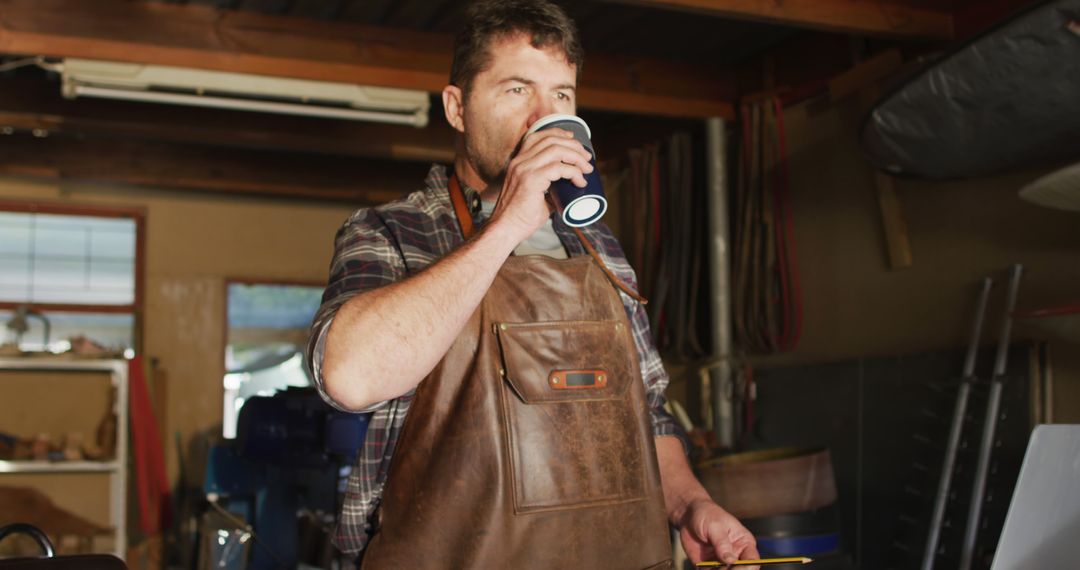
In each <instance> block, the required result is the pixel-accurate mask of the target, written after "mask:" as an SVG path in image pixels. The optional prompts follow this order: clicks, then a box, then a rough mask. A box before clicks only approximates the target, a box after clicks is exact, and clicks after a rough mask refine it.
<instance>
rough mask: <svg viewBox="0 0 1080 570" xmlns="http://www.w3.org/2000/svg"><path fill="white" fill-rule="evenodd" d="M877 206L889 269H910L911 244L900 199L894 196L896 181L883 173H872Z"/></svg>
mask: <svg viewBox="0 0 1080 570" xmlns="http://www.w3.org/2000/svg"><path fill="white" fill-rule="evenodd" d="M874 182H875V185H876V186H877V195H878V205H879V206H880V207H881V224H882V228H883V229H884V231H885V246H886V248H887V249H888V252H889V268H891V269H902V268H904V267H911V263H912V259H911V243H910V242H909V240H908V229H907V221H906V220H905V218H904V210H903V208H902V207H901V205H900V198H899V197H898V196H897V195H896V180H895V179H894V178H893V177H892V176H889V175H888V174H885V173H883V172H875V173H874Z"/></svg>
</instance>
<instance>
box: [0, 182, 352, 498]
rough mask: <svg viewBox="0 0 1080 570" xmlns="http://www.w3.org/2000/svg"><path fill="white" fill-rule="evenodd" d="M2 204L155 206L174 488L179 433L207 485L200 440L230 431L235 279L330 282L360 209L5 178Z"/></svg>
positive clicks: (158, 344) (156, 321)
mask: <svg viewBox="0 0 1080 570" xmlns="http://www.w3.org/2000/svg"><path fill="white" fill-rule="evenodd" d="M0 199H16V200H34V201H48V202H54V203H71V204H100V205H115V206H125V207H130V206H135V207H144V208H146V266H145V272H146V274H145V279H146V285H145V287H146V298H145V311H146V318H145V329H146V330H145V335H144V342H145V351H144V353H145V355H146V356H148V357H150V358H157V359H158V364H159V367H160V368H161V369H163V370H164V371H165V373H166V376H167V379H168V380H167V383H168V389H167V413H166V415H167V421H168V426H166V430H167V440H168V441H169V442H170V445H168V446H167V449H166V454H167V455H166V457H167V463H168V471H169V480H170V482H172V483H173V484H175V483H176V481H177V475H178V461H177V453H176V450H175V446H174V445H172V441H173V434H176V433H178V434H180V436H181V438H182V440H183V446H184V448H185V450H195V457H185V461H187V465H188V466H189V471H188V475H189V477H191V478H190V479H189V481H193V482H199V481H201V480H202V469H203V467H204V464H203V463H202V462H201V461H199V458H198V457H197V455H198V448H199V446H198V445H192V438H193V437H195V436H196V435H197V434H213V435H217V434H220V433H221V428H220V424H221V414H222V409H221V408H222V385H221V381H222V375H223V373H224V362H223V359H224V342H225V281H226V279H230V278H241V279H259V280H271V281H275V280H281V281H303V282H313V283H325V281H326V277H327V268H328V267H329V263H330V257H331V255H332V253H333V238H334V233H335V232H336V231H337V228H338V227H339V226H340V225H341V223H342V222H343V221H344V220H345V218H346V217H347V216H348V215H349V213H350V212H352V210H353V209H354V208H353V207H351V206H349V205H347V204H331V203H313V202H308V203H304V202H300V201H295V200H278V199H269V198H267V199H260V198H236V197H218V196H213V195H209V194H188V193H177V192H168V191H158V190H147V189H130V188H128V189H118V188H105V187H97V186H92V185H85V184H77V185H76V184H70V183H61V185H57V184H55V183H43V182H33V181H27V180H23V179H12V178H0ZM27 405H33V402H27ZM43 405H47V403H44V402H43ZM99 407H100V406H96V405H95V407H94V409H95V413H96V411H97V410H98V408H99ZM193 459H194V460H193Z"/></svg>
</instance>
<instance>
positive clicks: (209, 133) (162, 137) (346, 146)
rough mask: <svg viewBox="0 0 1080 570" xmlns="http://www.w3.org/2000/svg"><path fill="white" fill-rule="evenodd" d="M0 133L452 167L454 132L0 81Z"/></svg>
mask: <svg viewBox="0 0 1080 570" xmlns="http://www.w3.org/2000/svg"><path fill="white" fill-rule="evenodd" d="M0 127H11V128H14V129H18V130H23V131H34V130H39V131H46V132H49V133H53V134H70V135H87V136H107V137H121V138H131V139H142V140H149V141H163V142H183V143H194V144H205V145H213V146H225V147H235V148H249V149H260V150H278V151H284V152H316V153H322V154H336V155H342V156H357V157H366V158H386V159H394V160H411V161H421V162H441V163H448V162H452V161H453V158H454V130H453V129H451V128H450V126H449V125H447V124H446V122H445V121H442V120H436V121H431V122H430V123H429V124H428V126H427V127H426V128H423V129H417V128H414V127H408V126H399V125H384V124H378V123H362V122H354V121H336V120H326V119H314V118H308V117H294V116H285V115H274V114H268V113H243V112H237V111H225V110H219V109H204V108H197V107H185V106H179V105H160V104H153V103H130V102H119V101H107V100H101V99H76V100H74V101H71V100H67V99H64V98H63V97H61V96H60V86H59V84H58V83H56V82H48V81H40V80H35V79H20V78H6V79H4V78H0Z"/></svg>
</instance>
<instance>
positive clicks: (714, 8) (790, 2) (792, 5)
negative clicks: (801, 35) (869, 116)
mask: <svg viewBox="0 0 1080 570" xmlns="http://www.w3.org/2000/svg"><path fill="white" fill-rule="evenodd" d="M607 1H609V2H618V3H624V4H636V5H639V6H647V7H650V8H660V9H665V10H684V11H690V12H695V13H699V14H705V15H708V16H714V17H718V18H735V19H741V20H751V21H756V22H764V23H769V24H778V25H782V26H792V27H797V28H809V29H816V30H827V31H832V32H842V33H845V34H855V35H860V36H882V37H898V38H920V39H932V40H951V39H952V38H953V18H952V14H951V13H946V12H938V11H932V10H927V9H925V8H920V7H915V6H908V5H904V4H901V3H889V2H881V1H866V0H783V1H778V0H607Z"/></svg>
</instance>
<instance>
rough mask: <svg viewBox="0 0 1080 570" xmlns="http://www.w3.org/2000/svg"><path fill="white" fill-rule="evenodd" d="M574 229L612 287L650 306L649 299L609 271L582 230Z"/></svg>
mask: <svg viewBox="0 0 1080 570" xmlns="http://www.w3.org/2000/svg"><path fill="white" fill-rule="evenodd" d="M573 229H574V233H575V234H577V237H578V239H579V240H581V245H583V246H585V251H588V252H589V255H591V256H592V258H593V259H595V260H596V263H597V264H599V265H600V269H601V270H603V272H604V275H606V276H607V278H608V281H611V284H612V285H614V286H615V287H617V288H618V289H619V290H620V291H622V292H623V293H626V294H627V295H629V296H630V298H632V299H634V300H635V301H637V302H638V303H641V304H642V305H648V304H649V300H648V299H646V298H645V297H642V296H641V295H639V294H638V292H637V291H634V290H633V289H631V288H630V287H629V286H628V285H627V284H626V283H624V282H623V280H622V279H619V277H618V276H617V275H615V274H614V273H612V271H611V269H608V266H607V264H606V263H604V260H603V259H601V258H600V254H599V253H596V249H594V248H593V246H592V244H591V243H589V240H588V239H587V238H586V237H585V234H584V233H582V231H581V228H573Z"/></svg>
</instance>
